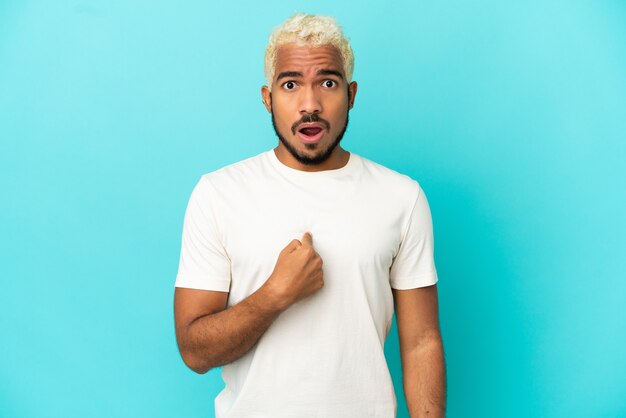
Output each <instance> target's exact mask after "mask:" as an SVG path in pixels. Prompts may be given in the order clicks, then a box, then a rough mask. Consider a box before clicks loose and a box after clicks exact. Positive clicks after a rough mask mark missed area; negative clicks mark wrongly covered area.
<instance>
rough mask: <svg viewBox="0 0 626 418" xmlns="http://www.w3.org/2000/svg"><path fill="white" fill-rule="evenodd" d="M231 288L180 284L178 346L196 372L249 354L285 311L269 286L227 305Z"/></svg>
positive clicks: (176, 312)
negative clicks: (200, 287)
mask: <svg viewBox="0 0 626 418" xmlns="http://www.w3.org/2000/svg"><path fill="white" fill-rule="evenodd" d="M227 299H228V292H218V291H211V290H197V289H186V288H181V287H177V288H176V290H175V293H174V317H175V322H176V338H177V342H178V348H179V350H180V353H181V356H182V358H183V361H184V362H185V364H186V365H187V366H188V367H189V368H190V369H192V370H193V371H195V372H196V373H200V374H203V373H206V372H208V371H209V370H210V369H212V368H214V367H218V366H222V365H224V364H227V363H230V362H232V361H234V360H237V359H238V358H240V357H241V356H243V355H244V354H246V353H247V352H248V351H249V350H250V348H252V346H254V344H255V343H256V342H257V341H258V339H259V338H260V337H261V335H263V333H265V331H266V330H267V329H268V328H269V326H270V325H271V324H272V322H273V321H274V320H275V319H276V318H277V317H278V315H279V314H280V313H281V312H282V310H283V308H282V307H281V306H280V305H279V304H278V301H277V300H276V299H275V297H274V295H273V294H272V293H271V291H270V289H269V288H268V287H267V286H262V287H261V288H259V289H258V290H257V291H256V292H254V293H252V294H251V295H250V296H248V297H247V298H245V299H244V300H242V301H241V302H239V303H238V304H236V305H234V306H232V307H230V308H228V309H225V307H226V301H227Z"/></svg>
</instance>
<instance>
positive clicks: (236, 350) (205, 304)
mask: <svg viewBox="0 0 626 418" xmlns="http://www.w3.org/2000/svg"><path fill="white" fill-rule="evenodd" d="M353 62H354V58H353V54H352V50H351V48H350V44H349V42H348V40H347V39H346V37H345V36H344V35H343V33H342V31H341V29H340V28H339V26H338V25H337V24H336V22H335V21H334V19H332V18H329V17H322V16H312V15H304V14H296V15H294V16H292V17H291V18H289V19H288V20H286V21H285V22H284V23H283V24H282V25H280V26H278V27H277V28H276V29H275V30H274V31H273V32H272V34H271V35H270V39H269V44H268V47H267V49H266V56H265V76H266V80H267V85H266V86H263V87H262V89H261V93H262V98H263V103H264V104H265V107H266V109H267V111H268V112H270V113H271V115H272V124H273V126H274V129H275V131H276V134H277V136H278V138H279V143H278V146H277V147H276V148H274V149H272V150H269V151H265V152H263V153H261V154H258V155H256V156H253V157H250V158H248V159H245V160H242V161H239V162H237V163H234V164H231V165H228V166H226V167H223V168H221V169H219V170H216V171H213V172H211V173H208V174H205V175H204V176H202V177H201V179H200V181H199V183H198V184H197V185H196V187H195V189H194V191H193V192H192V195H191V198H190V200H189V204H188V207H187V212H186V215H185V224H184V228H183V238H182V247H181V256H180V265H179V271H178V275H177V278H176V291H175V298H174V310H175V320H176V335H177V340H178V346H179V349H180V353H181V355H182V358H183V360H184V362H185V364H187V366H189V367H190V368H191V369H192V370H194V371H196V372H197V373H206V372H207V371H208V370H210V369H211V368H214V367H219V366H224V367H223V369H222V377H223V379H224V381H225V383H226V387H225V388H224V390H223V391H222V392H221V393H220V394H219V395H218V396H217V398H216V400H215V410H216V416H217V417H218V418H227V417H228V418H239V417H241V418H250V417H255V418H261V417H263V418H280V417H300V418H306V417H329V418H339V417H346V418H347V417H354V418H364V417H380V418H391V417H395V416H396V413H397V403H396V396H395V393H394V389H393V384H392V381H391V377H390V374H389V369H388V367H387V363H386V361H385V356H384V342H385V339H386V337H387V334H388V332H389V328H390V327H391V322H392V315H393V312H394V306H395V309H396V317H397V323H398V329H399V336H400V345H401V347H400V349H401V350H400V351H401V359H402V371H403V384H404V390H405V394H406V399H407V403H408V407H409V410H410V412H411V417H422V416H428V417H443V416H444V410H445V365H444V357H443V344H442V341H441V335H440V330H439V319H438V301H437V287H436V282H437V280H438V278H437V272H436V269H435V263H434V257H433V251H434V250H433V246H434V240H433V231H432V221H431V213H430V209H429V205H428V201H427V199H426V196H425V195H424V192H423V191H422V189H421V188H420V186H419V184H418V183H417V181H415V180H413V179H411V178H410V177H408V176H406V175H403V174H400V173H398V172H396V171H393V170H391V169H389V168H386V167H384V166H382V165H379V164H377V163H375V162H373V161H371V160H368V159H366V158H364V157H361V156H359V155H357V154H355V153H351V152H348V151H346V150H344V149H343V148H341V146H340V145H339V142H340V141H341V138H342V136H343V134H344V133H345V131H346V127H347V125H348V114H349V110H350V109H351V108H352V107H353V105H354V100H355V96H356V92H357V83H356V82H354V81H352V70H353Z"/></svg>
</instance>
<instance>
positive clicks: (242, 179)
mask: <svg viewBox="0 0 626 418" xmlns="http://www.w3.org/2000/svg"><path fill="white" fill-rule="evenodd" d="M265 160H266V159H265V152H261V153H259V154H256V155H253V156H251V157H248V158H245V159H243V160H239V161H237V162H234V163H231V164H228V165H225V166H223V167H221V168H218V169H216V170H214V171H211V172H208V173H205V174H203V175H202V176H201V178H200V183H204V184H206V186H205V187H214V188H217V189H223V188H228V187H230V186H232V185H235V184H238V185H243V184H246V183H248V182H250V181H251V180H253V179H255V178H258V177H259V175H260V174H261V173H262V172H263V170H264V169H265Z"/></svg>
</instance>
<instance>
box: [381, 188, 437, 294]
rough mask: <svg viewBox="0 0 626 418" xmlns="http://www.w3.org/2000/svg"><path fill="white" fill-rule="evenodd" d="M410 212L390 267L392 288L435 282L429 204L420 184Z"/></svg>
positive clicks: (426, 284) (420, 285)
mask: <svg viewBox="0 0 626 418" xmlns="http://www.w3.org/2000/svg"><path fill="white" fill-rule="evenodd" d="M417 187H418V194H417V198H416V200H415V203H414V205H413V209H412V211H411V214H410V216H409V220H408V223H407V227H406V230H405V233H404V236H403V238H402V241H401V242H400V248H399V250H398V252H397V254H396V256H395V258H394V259H393V262H392V264H391V268H390V270H389V281H390V285H391V287H392V288H393V289H413V288H417V287H424V286H430V285H433V284H435V283H437V280H438V278H437V270H436V268H435V259H434V244H435V243H434V237H433V224H432V218H431V213H430V206H429V205H428V200H427V199H426V195H425V194H424V191H423V190H422V188H421V187H420V186H419V185H418V186H417Z"/></svg>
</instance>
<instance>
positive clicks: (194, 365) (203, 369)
mask: <svg viewBox="0 0 626 418" xmlns="http://www.w3.org/2000/svg"><path fill="white" fill-rule="evenodd" d="M180 355H181V357H182V359H183V362H184V363H185V365H186V366H187V367H188V368H189V369H191V370H192V371H194V372H196V373H198V374H205V373H207V372H208V371H209V370H211V369H212V368H213V367H211V366H210V365H209V364H207V362H206V361H202V359H200V358H198V356H195V355H193V353H189V352H185V351H181V353H180Z"/></svg>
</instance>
